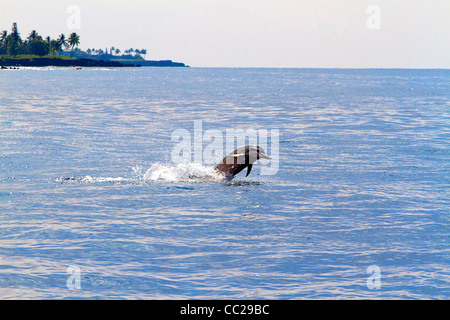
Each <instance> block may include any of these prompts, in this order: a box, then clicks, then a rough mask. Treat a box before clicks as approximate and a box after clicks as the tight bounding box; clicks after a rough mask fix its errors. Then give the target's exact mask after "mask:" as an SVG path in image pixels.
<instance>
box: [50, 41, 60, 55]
mask: <svg viewBox="0 0 450 320" xmlns="http://www.w3.org/2000/svg"><path fill="white" fill-rule="evenodd" d="M49 39H50V37H47V40H49ZM48 45H49V53H51V54H53V57H55V52H57V51H59V49H60V48H61V44H60V43H59V41H58V40H50V41H48Z"/></svg>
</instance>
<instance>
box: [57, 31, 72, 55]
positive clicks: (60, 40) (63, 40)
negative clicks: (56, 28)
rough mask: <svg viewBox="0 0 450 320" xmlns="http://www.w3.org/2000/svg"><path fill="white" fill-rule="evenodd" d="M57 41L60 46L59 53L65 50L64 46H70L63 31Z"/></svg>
mask: <svg viewBox="0 0 450 320" xmlns="http://www.w3.org/2000/svg"><path fill="white" fill-rule="evenodd" d="M56 41H58V48H57V51H58V55H59V54H60V52H61V51H62V50H63V47H64V48H67V46H68V45H69V44H68V43H67V40H66V36H65V35H64V33H61V34H60V35H59V38H58V40H56Z"/></svg>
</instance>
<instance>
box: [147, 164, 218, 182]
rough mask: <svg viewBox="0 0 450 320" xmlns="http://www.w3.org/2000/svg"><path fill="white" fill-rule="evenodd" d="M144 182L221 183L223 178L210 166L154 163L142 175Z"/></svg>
mask: <svg viewBox="0 0 450 320" xmlns="http://www.w3.org/2000/svg"><path fill="white" fill-rule="evenodd" d="M143 180H144V181H166V182H223V180H224V176H223V175H222V174H220V173H218V172H216V171H215V170H214V167H212V166H208V167H206V166H202V165H201V164H197V163H186V164H184V163H181V164H177V165H176V166H175V165H170V164H162V163H154V164H153V165H152V166H151V167H150V169H148V170H147V172H146V173H145V174H144V177H143Z"/></svg>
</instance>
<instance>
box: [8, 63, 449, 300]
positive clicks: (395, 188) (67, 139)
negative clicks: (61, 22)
mask: <svg viewBox="0 0 450 320" xmlns="http://www.w3.org/2000/svg"><path fill="white" fill-rule="evenodd" d="M449 111H450V71H449V70H333V69H326V70H321V69H311V70H309V69H214V68H205V69H203V68H159V69H158V68H130V69H95V68H92V69H89V68H84V69H82V70H74V69H56V68H41V69H32V68H31V69H21V70H0V298H1V299H204V298H206V299H449V298H450V259H449V243H450V241H449V240H450V238H449V236H450V233H449V231H450V230H449V209H450V203H449V202H450V201H449V198H450V193H449V183H450V177H449V171H450V170H449V169H450V168H449V164H450V149H449V148H450V112H449ZM194 121H201V122H202V126H203V130H208V129H216V130H220V131H221V132H225V130H227V129H248V128H252V129H255V130H260V129H267V130H272V129H276V130H279V133H280V137H279V169H278V171H277V172H276V174H275V175H262V174H261V172H262V171H261V168H263V167H264V166H267V165H268V164H267V162H266V163H257V164H255V165H254V167H253V171H252V173H251V174H250V175H249V176H248V177H245V172H242V173H241V174H239V175H238V176H237V177H236V179H235V180H234V181H232V182H226V181H223V180H221V179H216V178H211V177H210V175H211V166H208V165H204V164H200V163H193V164H183V165H175V164H173V163H171V151H172V150H173V148H174V146H175V142H173V141H172V140H171V135H172V133H173V132H174V131H175V130H177V129H186V130H188V131H189V132H191V134H193V132H194V131H193V130H194ZM268 152H269V154H270V150H269V151H268ZM192 177H194V178H192ZM198 177H200V178H205V177H208V178H207V179H198ZM68 178H70V179H68Z"/></svg>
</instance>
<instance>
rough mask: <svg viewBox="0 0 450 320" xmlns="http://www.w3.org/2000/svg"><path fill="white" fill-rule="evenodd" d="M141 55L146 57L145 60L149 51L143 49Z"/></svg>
mask: <svg viewBox="0 0 450 320" xmlns="http://www.w3.org/2000/svg"><path fill="white" fill-rule="evenodd" d="M141 54H143V55H144V59H145V56H146V55H147V49H141Z"/></svg>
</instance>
